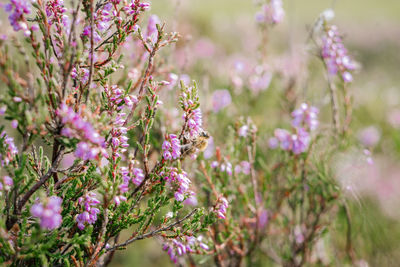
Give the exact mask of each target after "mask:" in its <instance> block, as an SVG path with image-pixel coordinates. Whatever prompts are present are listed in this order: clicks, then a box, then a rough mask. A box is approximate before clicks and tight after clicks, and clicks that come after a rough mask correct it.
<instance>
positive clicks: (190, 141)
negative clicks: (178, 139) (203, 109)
mask: <svg viewBox="0 0 400 267" xmlns="http://www.w3.org/2000/svg"><path fill="white" fill-rule="evenodd" d="M208 139H210V135H209V134H208V133H207V132H206V131H201V132H200V133H199V134H198V135H197V136H195V137H192V138H185V141H184V144H183V145H182V146H181V154H182V157H185V156H190V155H193V154H194V153H196V152H199V151H204V150H205V149H206V148H207V146H208Z"/></svg>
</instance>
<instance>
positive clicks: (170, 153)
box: [162, 134, 181, 160]
mask: <svg viewBox="0 0 400 267" xmlns="http://www.w3.org/2000/svg"><path fill="white" fill-rule="evenodd" d="M162 150H163V158H164V159H165V160H170V159H177V158H179V157H180V156H181V142H180V141H179V139H178V137H177V136H176V135H175V134H170V135H167V136H166V137H165V141H164V142H163V144H162Z"/></svg>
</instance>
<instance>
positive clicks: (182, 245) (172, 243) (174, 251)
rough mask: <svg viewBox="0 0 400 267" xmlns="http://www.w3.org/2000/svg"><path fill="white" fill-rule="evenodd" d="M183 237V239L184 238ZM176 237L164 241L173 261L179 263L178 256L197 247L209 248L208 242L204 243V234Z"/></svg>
mask: <svg viewBox="0 0 400 267" xmlns="http://www.w3.org/2000/svg"><path fill="white" fill-rule="evenodd" d="M182 239H183V240H182ZM182 239H181V238H174V239H172V240H168V242H166V243H164V245H163V250H165V251H167V253H168V255H169V257H170V259H171V261H173V262H174V263H175V264H176V263H178V256H183V255H185V254H187V253H192V252H194V251H195V247H200V248H201V249H203V250H208V249H209V247H208V246H207V244H205V243H203V236H199V237H197V238H196V237H193V236H186V235H185V236H184V237H183V238H182Z"/></svg>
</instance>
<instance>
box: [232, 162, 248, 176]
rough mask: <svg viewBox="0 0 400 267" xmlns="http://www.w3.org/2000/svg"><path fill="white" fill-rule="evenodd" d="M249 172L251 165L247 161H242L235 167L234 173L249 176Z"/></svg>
mask: <svg viewBox="0 0 400 267" xmlns="http://www.w3.org/2000/svg"><path fill="white" fill-rule="evenodd" d="M250 171H251V164H250V162H248V161H242V162H240V164H238V165H236V166H235V173H236V174H239V173H243V174H245V175H249V174H250Z"/></svg>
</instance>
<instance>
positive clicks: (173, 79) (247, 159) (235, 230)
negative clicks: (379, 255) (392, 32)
mask: <svg viewBox="0 0 400 267" xmlns="http://www.w3.org/2000/svg"><path fill="white" fill-rule="evenodd" d="M256 4H257V8H258V12H257V14H256V16H255V25H257V28H256V29H257V30H258V31H256V32H257V33H258V34H259V37H260V38H259V40H258V42H259V43H258V45H257V48H256V49H254V51H255V52H254V51H252V52H254V54H251V55H249V56H248V55H246V54H245V53H244V54H243V55H242V56H243V57H245V58H246V60H247V61H246V60H236V59H233V60H232V59H231V58H228V59H225V58H224V59H223V60H221V59H220V58H216V59H211V60H214V61H212V63H215V66H213V71H214V70H215V72H213V73H211V74H210V76H211V78H215V79H218V78H217V77H215V76H217V75H221V76H225V78H227V79H221V80H223V81H224V82H221V81H218V86H219V87H216V86H215V90H214V88H212V89H211V90H212V91H213V93H212V95H211V98H208V95H207V93H209V91H208V90H207V89H206V88H205V87H206V82H205V79H202V80H201V79H199V80H201V81H202V83H200V84H199V85H198V84H197V83H196V82H194V81H192V80H191V78H190V77H191V76H192V74H193V76H196V71H198V70H196V67H197V66H196V65H195V64H193V65H192V66H190V62H189V61H190V58H191V60H193V58H194V59H196V60H197V59H199V60H200V59H201V58H202V59H204V58H207V57H209V55H212V54H213V52H214V49H215V47H213V44H212V42H207V41H204V40H203V41H202V42H198V45H199V47H200V48H202V49H195V48H193V47H191V46H190V44H189V42H187V43H186V41H187V40H188V39H190V38H187V39H185V38H186V36H183V40H184V42H181V43H178V44H177V45H176V43H177V42H178V41H179V40H181V38H180V37H182V36H181V35H180V34H178V33H177V32H168V30H167V29H168V27H167V25H165V24H163V23H162V22H161V20H160V18H159V17H158V16H157V15H155V14H151V15H150V14H149V13H150V12H149V10H150V3H147V2H144V1H141V0H131V1H120V0H110V1H108V0H101V1H97V2H96V1H93V0H80V1H72V2H71V3H64V2H63V1H60V0H47V1H44V0H43V1H42V0H36V1H32V2H29V1H22V0H10V1H9V3H7V4H6V5H5V6H4V7H5V11H6V12H7V14H8V20H9V22H10V24H11V26H12V28H13V31H14V32H13V33H10V34H8V35H4V36H2V38H1V40H0V68H1V78H2V82H3V85H4V86H5V88H7V89H5V90H3V92H2V95H1V98H0V103H1V104H0V114H1V116H2V119H3V120H2V123H3V124H4V125H3V126H1V128H0V132H1V134H0V139H1V141H2V142H1V145H0V163H1V177H0V203H1V205H2V208H1V213H0V263H2V264H6V265H12V266H69V265H75V266H106V265H108V264H109V263H110V262H111V261H112V260H113V257H114V255H115V253H116V251H118V250H124V249H126V248H127V246H129V245H133V246H140V243H138V242H137V241H140V240H143V239H147V238H153V239H154V240H156V241H157V242H158V243H159V247H158V248H159V249H160V250H163V251H165V253H166V254H168V257H169V258H170V260H171V262H172V263H173V264H176V265H178V266H184V265H190V266H196V265H215V266H244V265H247V266H265V265H271V266H273V265H274V264H275V265H281V266H303V265H310V264H323V265H329V264H333V263H334V262H335V260H334V259H332V258H329V259H327V257H326V255H325V254H327V253H326V251H333V250H342V251H343V253H341V254H340V258H338V259H337V261H340V262H343V263H354V262H355V260H356V257H355V255H354V251H353V245H352V238H351V237H352V233H351V216H350V212H349V209H348V205H347V201H346V198H345V196H344V192H343V189H342V188H341V185H340V183H339V182H338V181H337V180H335V178H334V174H333V170H332V160H333V158H334V157H335V156H337V155H338V154H340V153H342V152H344V151H348V150H350V149H352V148H353V147H354V145H353V142H352V141H353V139H354V137H353V136H352V131H351V127H350V123H351V118H352V99H351V93H350V85H351V83H352V81H353V74H354V71H355V70H356V69H357V64H356V62H355V61H354V60H353V59H352V57H351V53H350V52H349V51H347V49H346V48H345V45H344V43H343V38H342V36H341V33H340V31H339V29H338V28H337V27H336V26H334V25H331V24H330V23H331V22H330V20H331V19H332V17H333V12H332V11H330V10H328V11H325V12H323V13H322V14H321V16H320V17H319V18H317V20H316V21H315V23H314V24H313V25H312V26H311V28H310V32H309V38H308V39H307V44H306V46H307V48H308V49H307V51H308V53H309V55H310V57H311V56H316V58H317V60H318V61H319V62H318V64H319V69H323V72H322V73H321V72H317V73H318V74H321V76H320V77H318V78H319V79H320V80H324V83H325V84H326V88H319V89H316V90H318V91H321V95H323V96H324V97H325V95H326V96H329V99H330V103H328V104H327V103H326V102H324V101H322V100H321V99H315V98H313V97H310V96H309V95H308V94H307V93H303V92H300V90H299V89H298V87H300V85H301V79H302V77H300V75H298V73H295V72H296V71H292V70H293V69H290V68H286V69H285V68H284V69H283V70H282V68H281V69H279V67H277V66H274V64H273V62H274V61H273V60H274V59H275V58H274V55H273V54H272V52H271V51H272V49H270V46H271V44H270V42H269V40H270V39H271V38H272V37H273V34H274V28H275V27H278V26H279V23H281V22H282V21H283V20H284V18H285V10H284V9H283V3H282V1H281V0H265V1H264V0H263V1H257V3H256ZM147 14H148V16H147ZM192 48H193V52H189V55H188V57H189V59H187V62H186V60H183V61H184V63H183V64H181V66H180V63H179V57H180V56H181V52H182V51H183V50H185V51H187V50H189V51H191V49H192ZM251 56H253V57H254V58H251ZM219 60H221V62H217V61H219ZM307 60H308V61H311V59H310V58H307ZM307 60H305V61H307ZM228 61H229V62H228ZM232 61H233V64H230V63H232ZM282 61H283V60H282ZM307 63H308V62H307ZM225 65H226V66H228V65H233V67H232V68H225ZM311 65H312V64H311V63H309V64H303V65H302V67H304V71H305V72H312V71H313V69H312V68H311V67H310V68H309V69H308V68H307V67H309V66H311ZM293 68H294V67H293ZM220 69H221V70H220ZM185 72H186V74H185ZM189 75H190V76H189ZM213 75H215V76H213ZM210 84H211V85H212V87H214V83H213V82H211V83H210ZM221 84H223V85H224V89H216V88H221V87H220V86H221ZM203 86H204V87H203ZM325 89H326V90H325ZM267 90H269V91H273V90H274V91H275V92H274V93H275V94H277V95H278V96H279V97H278V100H279V103H275V104H276V105H275V106H274V107H275V109H276V112H275V114H279V122H276V123H275V124H274V125H273V128H268V127H265V124H266V120H269V118H268V116H269V115H268V114H266V115H265V116H264V117H265V118H264V117H263V120H262V121H260V120H259V119H256V118H252V116H251V115H253V114H250V113H251V112H249V110H250V111H251V108H252V105H256V104H257V102H258V101H260V100H259V99H258V98H259V96H260V95H262V94H263V93H265V92H266V91H267ZM207 100H210V101H207ZM244 100H248V102H249V103H250V104H247V103H244ZM235 103H236V104H237V106H239V108H238V109H229V108H231V106H232V105H233V104H235ZM239 103H240V104H239ZM277 107H279V108H277ZM325 114H329V115H330V117H331V119H329V116H324V115H325ZM367 148H368V146H367ZM357 149H359V147H357ZM359 150H360V149H359ZM360 157H361V158H362V159H365V162H366V163H369V164H373V161H372V158H371V152H370V150H368V149H365V150H364V154H362V153H361V152H360ZM339 215H341V218H342V217H343V218H345V223H344V225H345V228H346V230H345V234H346V236H345V245H342V246H340V245H337V244H335V243H334V242H332V241H331V240H332V236H333V235H335V233H336V232H335V227H334V226H335V224H336V223H338V218H339ZM340 223H341V222H340ZM133 243H134V244H133ZM136 244H137V245H136ZM321 244H322V245H321ZM324 244H327V245H325V247H324V252H325V254H324V253H321V249H320V247H321V246H324ZM321 254H324V255H321Z"/></svg>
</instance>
